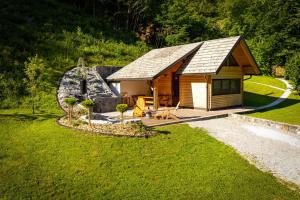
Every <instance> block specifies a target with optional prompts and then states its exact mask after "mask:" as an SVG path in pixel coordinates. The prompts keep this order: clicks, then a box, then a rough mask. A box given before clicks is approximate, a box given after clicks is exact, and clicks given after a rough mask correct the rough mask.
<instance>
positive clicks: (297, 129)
mask: <svg viewBox="0 0 300 200" xmlns="http://www.w3.org/2000/svg"><path fill="white" fill-rule="evenodd" d="M228 117H229V118H231V119H238V120H241V121H246V122H250V123H256V124H261V125H264V126H267V127H272V128H276V129H280V130H283V131H285V132H290V133H293V134H296V135H299V136H300V126H298V125H293V124H288V123H284V122H276V121H272V120H268V119H261V118H257V117H250V116H246V115H240V114H234V113H231V114H229V115H228Z"/></svg>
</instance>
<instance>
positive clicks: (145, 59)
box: [107, 42, 202, 80]
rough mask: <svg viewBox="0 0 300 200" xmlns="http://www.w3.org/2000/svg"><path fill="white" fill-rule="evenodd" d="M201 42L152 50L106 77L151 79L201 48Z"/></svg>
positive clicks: (114, 78) (112, 78) (113, 78)
mask: <svg viewBox="0 0 300 200" xmlns="http://www.w3.org/2000/svg"><path fill="white" fill-rule="evenodd" d="M201 44H202V42H197V43H191V44H185V45H179V46H172V47H165V48H160V49H153V50H151V51H149V52H148V53H146V54H145V55H143V56H141V57H139V58H138V59H136V60H135V61H133V62H131V63H130V64H128V65H126V66H125V67H123V68H122V69H120V70H119V71H117V72H115V73H114V74H112V75H110V76H109V77H107V79H108V80H127V79H153V77H155V76H156V75H157V74H160V73H161V72H163V71H164V70H166V69H168V68H169V67H171V66H173V65H174V64H175V63H176V62H178V61H179V60H181V59H182V58H184V57H187V56H188V55H190V54H191V53H193V52H195V51H196V50H197V49H199V47H200V46H201Z"/></svg>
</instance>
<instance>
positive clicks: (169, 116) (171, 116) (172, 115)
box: [154, 102, 180, 120]
mask: <svg viewBox="0 0 300 200" xmlns="http://www.w3.org/2000/svg"><path fill="white" fill-rule="evenodd" d="M179 105H180V102H178V104H177V105H176V107H175V109H174V110H175V112H176V111H177V110H178V107H179ZM159 118H160V119H174V120H179V118H178V117H177V116H176V115H175V113H171V109H166V110H162V111H161V112H160V113H156V114H155V115H154V119H159Z"/></svg>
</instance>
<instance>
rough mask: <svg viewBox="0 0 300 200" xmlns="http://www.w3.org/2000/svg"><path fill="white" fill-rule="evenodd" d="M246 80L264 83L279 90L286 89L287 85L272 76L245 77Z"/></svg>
mask: <svg viewBox="0 0 300 200" xmlns="http://www.w3.org/2000/svg"><path fill="white" fill-rule="evenodd" d="M244 79H247V80H248V81H252V82H258V83H263V84H266V85H272V86H275V87H278V88H282V89H286V85H285V84H284V83H283V82H282V81H280V80H278V79H276V78H273V77H270V76H244Z"/></svg>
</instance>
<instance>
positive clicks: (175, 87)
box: [172, 72, 179, 106]
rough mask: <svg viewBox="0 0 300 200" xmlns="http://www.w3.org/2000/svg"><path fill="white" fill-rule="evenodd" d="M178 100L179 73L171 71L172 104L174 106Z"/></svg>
mask: <svg viewBox="0 0 300 200" xmlns="http://www.w3.org/2000/svg"><path fill="white" fill-rule="evenodd" d="M178 101H179V75H178V74H176V72H173V73H172V104H173V106H176V105H177V104H178Z"/></svg>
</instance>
